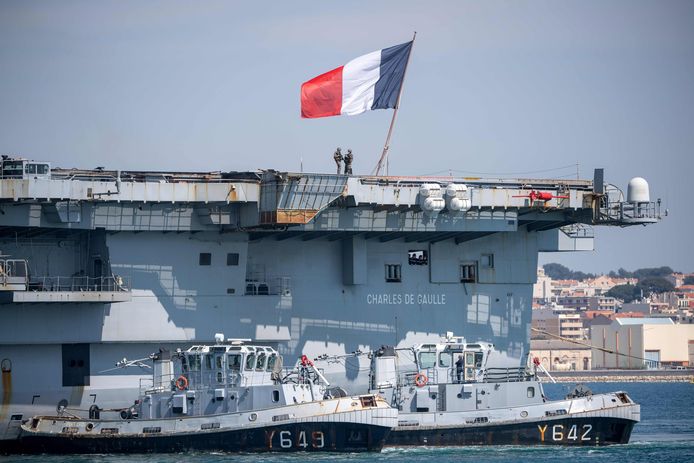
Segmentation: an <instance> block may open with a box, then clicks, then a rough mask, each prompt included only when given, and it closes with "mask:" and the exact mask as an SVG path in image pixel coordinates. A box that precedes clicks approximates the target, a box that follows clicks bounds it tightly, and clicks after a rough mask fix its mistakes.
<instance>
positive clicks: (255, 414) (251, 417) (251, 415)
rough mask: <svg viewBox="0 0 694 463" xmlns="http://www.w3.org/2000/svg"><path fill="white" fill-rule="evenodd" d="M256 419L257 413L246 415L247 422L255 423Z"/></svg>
mask: <svg viewBox="0 0 694 463" xmlns="http://www.w3.org/2000/svg"><path fill="white" fill-rule="evenodd" d="M257 419H258V414H257V413H251V414H250V415H248V421H255V420H257Z"/></svg>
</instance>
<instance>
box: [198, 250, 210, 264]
mask: <svg viewBox="0 0 694 463" xmlns="http://www.w3.org/2000/svg"><path fill="white" fill-rule="evenodd" d="M200 265H212V254H211V253H209V252H201V253H200Z"/></svg>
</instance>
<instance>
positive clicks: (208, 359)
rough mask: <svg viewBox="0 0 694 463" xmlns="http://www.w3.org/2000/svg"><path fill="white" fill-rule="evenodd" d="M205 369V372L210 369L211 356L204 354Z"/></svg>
mask: <svg viewBox="0 0 694 463" xmlns="http://www.w3.org/2000/svg"><path fill="white" fill-rule="evenodd" d="M205 368H206V369H207V370H211V369H212V355H211V354H205Z"/></svg>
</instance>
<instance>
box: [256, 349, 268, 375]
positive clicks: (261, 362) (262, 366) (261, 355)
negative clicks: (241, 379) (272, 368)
mask: <svg viewBox="0 0 694 463" xmlns="http://www.w3.org/2000/svg"><path fill="white" fill-rule="evenodd" d="M265 357H266V356H265V352H260V353H259V354H258V361H257V362H256V363H255V369H256V370H257V371H263V370H264V369H265Z"/></svg>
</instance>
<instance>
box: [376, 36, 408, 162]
mask: <svg viewBox="0 0 694 463" xmlns="http://www.w3.org/2000/svg"><path fill="white" fill-rule="evenodd" d="M416 38H417V32H416V31H415V33H414V35H413V36H412V48H411V49H410V54H409V55H408V56H407V63H405V70H404V71H403V73H402V84H401V85H400V92H399V93H398V99H397V101H396V102H395V110H394V111H393V118H392V119H391V120H390V128H389V129H388V136H387V137H386V142H385V144H384V145H383V152H382V153H381V157H380V158H379V160H378V164H376V167H375V168H374V171H373V174H374V175H379V174H380V173H381V169H382V168H383V164H384V163H385V165H386V175H388V149H389V148H390V137H391V135H393V127H394V126H395V118H396V117H397V115H398V109H400V98H402V89H403V87H404V86H405V76H406V75H407V67H408V66H409V64H410V59H411V58H412V49H413V48H414V41H415V39H416Z"/></svg>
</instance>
